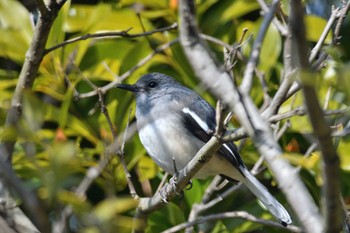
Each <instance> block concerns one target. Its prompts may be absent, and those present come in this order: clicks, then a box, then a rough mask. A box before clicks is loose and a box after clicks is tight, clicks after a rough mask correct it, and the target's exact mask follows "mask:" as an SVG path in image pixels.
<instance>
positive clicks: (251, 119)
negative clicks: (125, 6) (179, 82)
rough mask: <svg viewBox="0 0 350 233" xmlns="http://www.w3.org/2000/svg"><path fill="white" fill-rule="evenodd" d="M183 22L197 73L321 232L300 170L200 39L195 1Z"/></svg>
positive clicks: (184, 7)
mask: <svg viewBox="0 0 350 233" xmlns="http://www.w3.org/2000/svg"><path fill="white" fill-rule="evenodd" d="M180 22H181V25H180V39H181V44H182V46H183V47H184V51H185V54H186V55H187V57H188V60H189V62H190V63H191V65H192V67H193V69H194V71H195V73H196V75H197V77H200V78H201V80H202V82H203V83H204V84H206V86H207V87H208V89H209V90H210V91H211V92H212V93H213V94H214V95H215V96H216V97H217V98H218V99H221V100H222V101H223V103H224V104H227V105H228V106H229V107H230V109H231V110H232V111H234V112H235V113H236V114H237V117H238V118H239V120H240V122H241V124H242V125H243V126H244V127H245V129H246V130H247V132H248V134H249V136H251V137H252V139H253V141H254V143H255V145H256V147H257V149H258V150H259V151H260V153H261V154H262V155H263V156H264V158H265V160H266V161H267V163H268V164H269V166H270V168H271V170H272V171H273V173H274V175H275V177H276V179H277V181H278V183H279V186H280V188H281V189H282V190H283V192H284V193H285V194H286V196H287V199H288V201H289V202H290V204H291V206H292V207H293V209H294V211H295V213H296V214H297V216H298V218H299V219H300V221H301V223H302V224H303V226H304V227H305V229H307V230H308V231H309V232H319V231H320V229H321V228H322V222H321V218H320V216H319V214H318V208H317V206H316V204H315V203H314V201H313V199H312V197H311V195H310V194H309V192H308V191H307V189H306V187H305V186H304V184H303V183H302V182H301V181H300V179H299V177H298V175H297V170H296V169H294V168H293V167H292V166H291V165H290V164H289V163H288V162H287V161H286V160H285V159H284V158H282V157H281V154H282V150H281V148H280V147H279V145H278V144H277V143H276V141H275V140H274V139H273V136H272V134H271V132H270V129H269V127H268V125H267V124H266V122H264V120H263V119H262V118H261V117H260V115H259V112H258V110H257V108H256V106H255V105H254V103H253V102H252V100H251V99H250V98H249V96H247V95H244V94H242V93H241V92H240V91H239V90H238V89H237V88H236V87H235V86H234V85H233V83H232V81H231V80H230V77H229V76H228V75H227V73H225V72H224V71H223V69H222V68H221V66H220V64H218V62H217V61H216V60H215V59H214V58H213V57H212V56H211V55H210V53H209V52H208V51H209V50H208V48H207V47H206V46H205V44H204V43H203V42H202V41H201V40H200V37H199V35H198V29H197V26H196V23H195V22H196V20H195V16H194V2H193V1H185V0H182V1H180ZM296 193H297V194H298V195H296ZM315 229H316V231H315Z"/></svg>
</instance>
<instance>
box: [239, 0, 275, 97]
mask: <svg viewBox="0 0 350 233" xmlns="http://www.w3.org/2000/svg"><path fill="white" fill-rule="evenodd" d="M278 3H279V1H278V0H274V1H273V2H272V4H271V7H270V9H269V11H268V13H267V14H266V15H265V16H264V21H263V22H262V24H261V27H260V29H259V33H258V35H257V37H256V39H255V41H254V44H253V48H252V51H251V54H250V58H249V61H248V64H247V66H246V68H245V70H244V75H243V80H242V84H241V87H240V89H241V90H242V91H243V92H245V93H249V92H250V90H251V87H252V83H253V77H254V71H255V68H256V67H257V65H258V61H259V56H260V50H261V46H262V43H263V40H264V38H265V35H266V32H267V29H268V27H269V26H270V24H271V21H272V19H273V18H274V14H275V10H276V8H277V4H278Z"/></svg>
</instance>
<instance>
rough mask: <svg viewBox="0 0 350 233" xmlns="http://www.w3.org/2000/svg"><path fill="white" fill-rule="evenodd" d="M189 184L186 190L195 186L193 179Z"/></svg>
mask: <svg viewBox="0 0 350 233" xmlns="http://www.w3.org/2000/svg"><path fill="white" fill-rule="evenodd" d="M187 186H188V187H187ZM187 186H186V190H190V189H191V188H192V187H193V183H192V180H190V182H188V184H187Z"/></svg>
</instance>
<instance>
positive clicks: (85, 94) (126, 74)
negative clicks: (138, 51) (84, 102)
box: [77, 39, 178, 99]
mask: <svg viewBox="0 0 350 233" xmlns="http://www.w3.org/2000/svg"><path fill="white" fill-rule="evenodd" d="M177 42H178V39H174V40H172V41H169V42H167V43H165V44H163V45H161V46H159V47H158V48H156V49H155V50H154V51H153V52H152V53H150V54H149V55H147V56H146V57H144V58H143V59H142V60H141V61H139V62H138V63H137V64H136V65H135V66H134V67H132V68H131V69H129V70H128V71H126V72H125V73H124V74H122V75H121V76H119V77H117V78H116V80H115V81H113V82H111V83H109V84H107V85H106V86H103V87H101V88H99V89H100V91H101V92H102V93H106V92H107V91H108V90H110V89H113V88H115V86H116V85H117V84H118V83H120V82H122V81H123V80H124V79H126V78H127V77H129V76H130V75H131V74H132V73H133V72H135V71H136V70H137V69H138V68H140V67H141V66H143V65H144V64H146V63H147V62H149V61H150V60H151V59H152V58H153V57H154V56H155V55H156V54H158V53H161V52H162V51H164V50H165V49H167V48H169V47H170V46H172V45H173V44H175V43H177ZM97 94H98V93H97V91H96V90H94V91H90V92H88V93H83V94H80V95H78V96H77V98H79V99H83V98H88V97H92V96H95V95H97Z"/></svg>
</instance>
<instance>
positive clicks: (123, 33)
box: [45, 23, 177, 54]
mask: <svg viewBox="0 0 350 233" xmlns="http://www.w3.org/2000/svg"><path fill="white" fill-rule="evenodd" d="M174 29H177V23H174V24H172V25H170V26H168V27H164V28H159V29H155V30H152V31H148V32H143V33H135V34H129V31H130V30H131V28H129V29H127V30H123V31H119V32H99V33H93V34H86V35H83V36H78V37H75V38H72V39H69V40H66V41H64V42H62V43H60V44H57V45H55V46H52V47H51V48H48V49H46V50H45V54H47V53H50V52H52V51H54V50H56V49H58V48H62V47H64V46H66V45H68V44H72V43H75V42H77V41H81V40H87V39H92V38H105V37H110V38H115V37H124V38H137V37H143V36H149V35H152V34H155V33H159V32H165V31H170V30H174Z"/></svg>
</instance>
